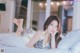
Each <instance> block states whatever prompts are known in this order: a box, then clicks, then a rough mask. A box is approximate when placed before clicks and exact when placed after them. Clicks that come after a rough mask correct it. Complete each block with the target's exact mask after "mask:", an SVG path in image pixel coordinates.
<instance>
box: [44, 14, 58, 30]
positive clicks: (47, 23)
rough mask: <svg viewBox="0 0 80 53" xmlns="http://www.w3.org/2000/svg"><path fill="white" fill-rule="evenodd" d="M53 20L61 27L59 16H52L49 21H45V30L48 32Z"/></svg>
mask: <svg viewBox="0 0 80 53" xmlns="http://www.w3.org/2000/svg"><path fill="white" fill-rule="evenodd" d="M53 20H56V21H57V22H58V25H59V20H58V17H57V16H54V15H51V16H49V17H48V18H47V20H46V21H45V23H44V28H43V29H44V30H46V29H47V28H48V26H49V24H50V23H51V22H52V21H53Z"/></svg>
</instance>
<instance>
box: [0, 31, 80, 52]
mask: <svg viewBox="0 0 80 53" xmlns="http://www.w3.org/2000/svg"><path fill="white" fill-rule="evenodd" d="M0 52H3V53H80V30H74V31H72V32H70V33H68V34H67V35H66V36H65V37H64V38H63V39H62V40H61V41H60V43H59V44H58V48H56V49H50V50H48V49H36V48H28V47H26V40H25V36H19V37H17V36H16V34H15V33H4V34H3V33H2V34H1V33H0Z"/></svg>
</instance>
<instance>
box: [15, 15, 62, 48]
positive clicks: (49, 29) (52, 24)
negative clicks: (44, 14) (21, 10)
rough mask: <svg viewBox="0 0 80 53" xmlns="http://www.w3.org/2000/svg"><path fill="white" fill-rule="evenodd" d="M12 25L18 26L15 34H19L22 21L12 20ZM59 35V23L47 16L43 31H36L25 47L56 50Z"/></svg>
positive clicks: (56, 18)
mask: <svg viewBox="0 0 80 53" xmlns="http://www.w3.org/2000/svg"><path fill="white" fill-rule="evenodd" d="M14 23H15V24H16V25H17V26H18V29H17V34H20V33H21V32H22V31H23V29H22V23H23V19H19V20H17V19H14ZM60 34H61V27H60V22H59V19H58V17H57V16H53V15H51V16H49V17H48V19H47V20H46V21H45V23H44V30H43V31H37V32H36V34H35V35H34V36H33V37H32V39H31V40H30V41H29V43H28V44H27V47H31V48H34V47H35V48H46V49H51V48H56V47H57V44H58V40H59V39H61V38H60Z"/></svg>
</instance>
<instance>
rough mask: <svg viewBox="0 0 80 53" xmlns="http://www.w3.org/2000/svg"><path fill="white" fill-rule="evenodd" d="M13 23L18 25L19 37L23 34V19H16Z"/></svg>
mask: <svg viewBox="0 0 80 53" xmlns="http://www.w3.org/2000/svg"><path fill="white" fill-rule="evenodd" d="M13 22H14V23H15V24H16V25H17V27H18V28H17V31H16V34H17V35H20V34H21V32H22V31H23V28H22V25H23V19H16V18H14V19H13Z"/></svg>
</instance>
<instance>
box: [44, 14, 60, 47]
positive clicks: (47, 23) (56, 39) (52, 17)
mask: <svg viewBox="0 0 80 53" xmlns="http://www.w3.org/2000/svg"><path fill="white" fill-rule="evenodd" d="M53 20H56V21H57V22H58V33H57V34H56V35H55V41H56V47H57V45H58V43H59V41H60V40H58V39H59V38H60V36H59V35H60V34H61V26H60V20H59V17H58V16H54V15H51V16H49V17H48V18H47V20H46V21H45V23H44V28H43V30H46V29H47V28H48V26H49V24H50V23H51V22H52V21H53Z"/></svg>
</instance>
